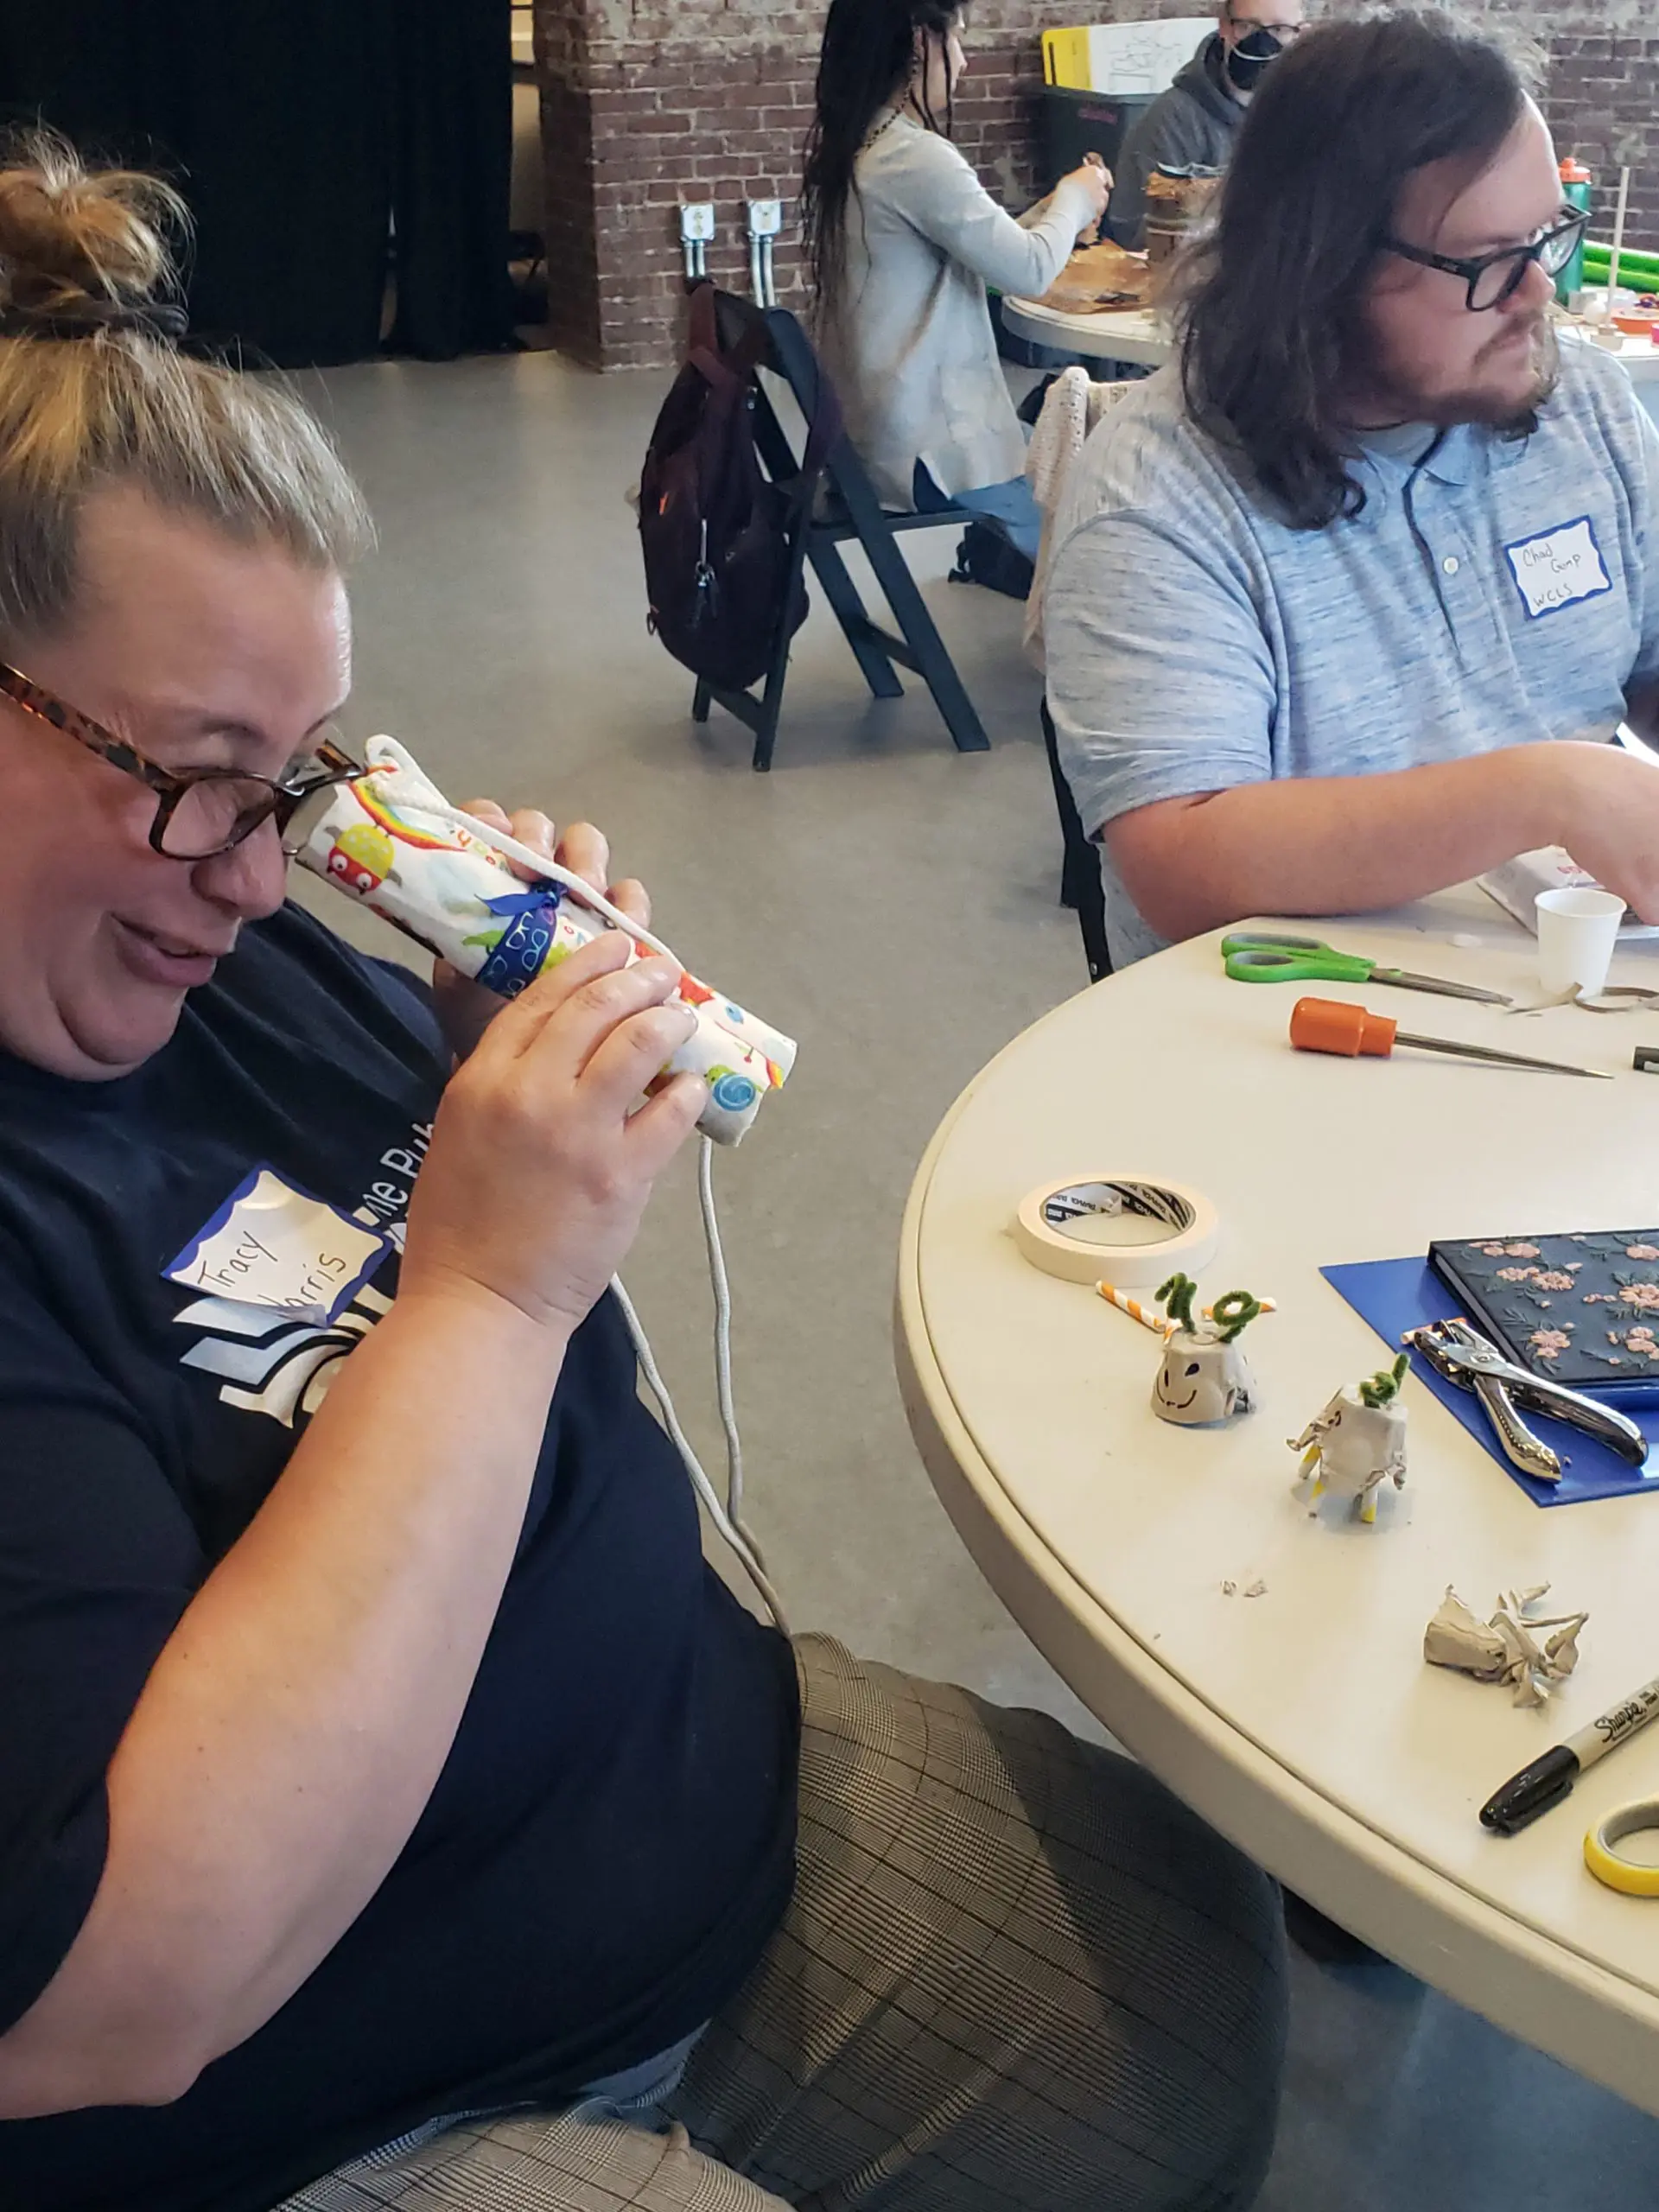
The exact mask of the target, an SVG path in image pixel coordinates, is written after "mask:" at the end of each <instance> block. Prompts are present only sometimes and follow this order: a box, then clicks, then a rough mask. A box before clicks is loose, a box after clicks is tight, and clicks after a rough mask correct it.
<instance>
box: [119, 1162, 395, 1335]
mask: <svg viewBox="0 0 1659 2212" xmlns="http://www.w3.org/2000/svg"><path fill="white" fill-rule="evenodd" d="M390 1248H391V1238H390V1237H388V1236H385V1234H383V1232H382V1231H380V1230H376V1229H365V1227H364V1226H363V1224H362V1223H361V1222H359V1221H353V1219H352V1218H351V1217H350V1216H349V1215H348V1214H344V1213H341V1212H340V1209H339V1208H338V1207H337V1206H331V1205H327V1204H325V1202H324V1201H323V1200H322V1199H321V1198H313V1197H312V1196H311V1195H310V1193H309V1192H306V1191H301V1190H296V1188H295V1186H294V1185H292V1184H291V1183H285V1182H283V1179H282V1177H281V1176H280V1175H277V1173H274V1172H273V1171H272V1170H271V1169H270V1168H269V1167H256V1168H255V1169H254V1171H253V1173H252V1174H251V1175H250V1176H249V1177H248V1178H247V1179H246V1180H245V1182H243V1183H241V1184H239V1185H238V1186H237V1188H236V1189H235V1190H234V1191H232V1192H231V1195H230V1197H229V1198H226V1201H225V1203H224V1205H222V1206H220V1207H219V1210H218V1211H217V1212H215V1213H214V1214H213V1217H212V1218H211V1219H210V1220H208V1221H207V1222H204V1223H203V1224H202V1226H201V1227H200V1229H199V1230H197V1231H196V1234H195V1235H194V1236H193V1237H192V1238H191V1240H190V1242H189V1243H188V1244H187V1245H186V1246H185V1248H184V1249H183V1250H182V1251H181V1253H180V1254H179V1255H178V1256H177V1258H176V1259H174V1260H172V1261H170V1262H168V1265H167V1266H166V1267H165V1268H162V1274H164V1275H165V1276H166V1277H167V1278H168V1281H170V1282H179V1283H183V1284H185V1285H186V1286H187V1287H188V1288H190V1289H191V1290H197V1291H200V1292H202V1293H203V1294H204V1295H206V1296H207V1297H210V1298H230V1299H234V1300H236V1301H237V1303H238V1305H243V1306H275V1307H277V1308H278V1309H280V1310H281V1311H283V1312H285V1313H292V1314H293V1316H294V1318H295V1319H296V1321H312V1322H315V1323H317V1324H319V1325H323V1324H327V1322H330V1321H332V1320H333V1319H334V1316H335V1314H337V1313H339V1312H340V1308H341V1307H342V1306H346V1305H348V1304H349V1303H350V1301H351V1300H352V1297H353V1294H354V1293H355V1292H356V1291H358V1290H359V1288H360V1287H362V1285H363V1284H364V1282H365V1281H367V1279H368V1277H369V1276H370V1275H371V1274H373V1272H374V1270H375V1268H377V1267H378V1265H379V1263H380V1261H381V1258H382V1256H383V1255H384V1254H385V1252H386V1251H388V1250H389V1249H390Z"/></svg>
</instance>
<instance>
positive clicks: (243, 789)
mask: <svg viewBox="0 0 1659 2212" xmlns="http://www.w3.org/2000/svg"><path fill="white" fill-rule="evenodd" d="M0 693H3V694H4V696H6V697H7V698H8V699H10V700H11V701H13V702H14V703H15V704H16V705H17V706H19V707H21V708H22V709H23V711H24V713H25V714H29V715H35V718H36V719H37V720H38V721H43V722H49V723H50V724H51V726H52V728H54V729H55V730H61V731H62V733H63V734H64V735H65V736H66V737H73V739H74V741H75V742H76V744H77V745H84V746H85V747H86V749H87V751H88V752H89V753H97V754H98V756H99V759H100V760H107V761H108V762H109V763H110V765H111V767H114V768H119V769H120V770H121V771H122V772H123V773H124V775H128V776H131V777H134V778H135V779H137V781H138V782H139V783H141V784H143V785H147V786H148V787H149V790H151V791H154V792H155V794H156V818H155V820H154V821H153V822H152V823H150V825H149V842H150V846H151V848H152V849H153V850H154V851H156V852H158V853H161V854H162V855H164V856H165V857H166V858H167V859H168V860H170V861H207V860H212V859H213V856H214V855H216V854H218V853H228V852H230V851H232V850H233V849H234V848H235V847H236V846H238V845H239V844H240V843H241V842H243V840H244V839H245V838H246V837H251V836H252V835H253V833H254V831H255V830H256V829H258V827H259V826H260V824H261V823H264V822H275V823H276V824H277V831H278V833H279V834H281V835H283V836H286V833H287V831H288V829H289V824H290V823H291V822H292V821H293V818H294V817H295V815H296V812H297V811H298V810H299V809H300V808H301V807H302V806H303V805H304V804H305V803H306V801H307V800H308V799H310V798H315V796H317V795H318V794H319V793H321V792H323V791H330V790H332V789H333V788H334V785H336V784H343V783H345V782H346V781H348V780H349V779H350V778H352V777H353V776H360V775H361V774H362V773H363V770H362V768H361V766H359V764H358V762H356V761H355V760H353V759H352V758H351V757H350V755H349V754H348V753H346V752H345V751H344V750H343V748H342V747H340V746H339V745H337V744H336V743H335V742H334V740H333V739H332V738H325V739H324V740H323V741H322V743H321V745H320V746H319V747H318V748H317V750H316V753H315V755H314V756H313V759H312V760H310V761H309V762H308V763H307V766H306V770H305V772H304V773H303V774H302V775H296V776H291V777H286V778H281V779H277V778H273V777H270V776H251V775H249V774H247V773H246V772H245V771H244V770H242V769H240V768H184V769H181V770H179V771H177V772H175V771H174V770H172V769H171V768H162V767H160V766H157V765H156V762H155V761H154V760H147V759H146V758H145V757H144V755H143V753H140V752H139V750H138V748H137V746H136V745H129V744H128V742H127V741H126V740H125V738H124V737H117V736H116V734H115V733H114V731H113V730H108V729H105V728H104V725H103V724H102V723H101V722H95V721H93V720H92V716H91V715H83V714H82V713H81V712H80V711H79V709H78V708H75V707H72V706H70V705H69V704H68V703H67V702H66V701H65V700H62V699H60V698H59V697H58V696H56V694H55V693H54V692H51V691H48V690H47V689H46V687H45V686H44V684H40V683H35V680H34V678H33V677H29V676H25V675H24V674H23V672H22V670H21V669H17V668H12V667H10V666H8V664H6V663H5V662H4V661H0Z"/></svg>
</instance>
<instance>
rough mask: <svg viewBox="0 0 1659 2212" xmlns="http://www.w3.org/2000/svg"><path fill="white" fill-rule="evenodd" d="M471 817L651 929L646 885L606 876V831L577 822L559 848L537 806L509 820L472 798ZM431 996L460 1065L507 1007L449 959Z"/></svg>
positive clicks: (516, 870) (440, 966)
mask: <svg viewBox="0 0 1659 2212" xmlns="http://www.w3.org/2000/svg"><path fill="white" fill-rule="evenodd" d="M464 811H465V812H466V813H467V814H470V815H474V816H475V817H476V818H477V819H478V820H479V821H480V822H486V823H488V824H489V826H490V827H491V829H505V831H506V833H507V835H508V836H510V837H516V838H517V839H518V842H519V843H520V844H521V845H528V846H529V847H530V848H531V851H532V852H537V853H545V854H546V855H547V856H548V858H549V859H550V860H555V861H557V862H558V863H559V865H560V867H561V868H569V870H570V873H571V874H573V875H579V876H581V877H582V880H583V881H584V882H586V883H591V884H592V885H593V887H594V890H595V891H598V892H601V893H603V894H604V896H605V897H606V898H607V899H609V900H610V902H611V904H612V906H616V907H618V908H620V911H621V912H623V913H625V914H626V916H627V918H628V919H629V920H630V921H631V922H638V923H639V926H640V927H641V929H648V928H649V927H650V925H651V900H650V899H649V898H648V897H647V896H646V893H645V885H644V884H643V883H638V882H636V881H635V880H633V878H632V876H629V877H626V878H625V879H624V880H623V881H622V882H620V883H609V882H607V880H606V879H607V874H608V873H609V869H610V864H611V849H610V847H609V845H608V844H607V842H606V841H605V838H604V837H603V836H602V835H601V832H600V831H599V830H597V829H594V825H593V823H591V822H575V823H572V824H571V825H570V827H569V829H567V830H566V831H565V833H564V835H563V837H561V838H560V839H559V840H558V842H554V834H553V824H552V823H550V821H549V820H548V818H547V817H546V815H544V814H538V813H537V811H536V810H535V809H534V808H533V807H525V808H522V809H520V810H519V811H518V813H517V814H512V815H509V814H508V813H506V812H505V810H504V809H503V808H501V807H499V806H497V805H496V804H495V803H494V801H493V799H487V798H474V799H469V800H468V801H467V805H466V807H465V809H464ZM508 865H509V866H510V867H511V868H512V871H513V874H515V875H517V876H518V877H520V878H522V879H523V880H524V881H526V882H528V881H529V880H530V872H529V870H528V869H527V868H522V867H520V866H519V864H518V862H517V861H510V862H509V863H508ZM432 991H433V995H434V997H435V999H436V1001H437V1007H438V1020H440V1022H442V1025H443V1033H444V1037H445V1039H446V1041H447V1042H448V1046H449V1049H450V1051H451V1052H453V1053H454V1056H455V1058H457V1059H458V1060H464V1059H465V1058H467V1054H468V1053H469V1052H471V1051H472V1049H473V1047H474V1046H475V1045H476V1044H477V1042H478V1040H479V1039H480V1037H481V1036H482V1035H483V1034H484V1032H485V1030H486V1028H487V1027H489V1025H490V1022H491V1021H492V1020H493V1019H494V1017H495V1016H496V1015H497V1014H499V1012H500V1011H501V1007H502V1005H503V1003H504V1002H503V1001H502V1000H501V999H500V997H499V995H497V994H496V993H495V992H494V991H492V990H489V989H487V988H486V987H485V986H484V985H483V984H482V983H475V982H473V980H472V978H471V977H470V976H463V975H462V974H461V971H460V970H459V969H455V968H452V967H451V966H450V965H449V963H448V961H447V960H440V961H439V962H438V963H437V965H436V967H435V968H434V969H433V971H432Z"/></svg>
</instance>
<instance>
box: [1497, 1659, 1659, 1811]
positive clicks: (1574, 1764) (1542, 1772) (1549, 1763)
mask: <svg viewBox="0 0 1659 2212" xmlns="http://www.w3.org/2000/svg"><path fill="white" fill-rule="evenodd" d="M1655 1719H1659V1681H1651V1682H1647V1683H1644V1684H1643V1687H1642V1688H1640V1689H1639V1690H1637V1692H1636V1694H1634V1696H1631V1697H1627V1698H1626V1699H1624V1701H1623V1703H1622V1704H1619V1705H1616V1706H1614V1707H1612V1709H1611V1712H1607V1713H1602V1714H1601V1715H1600V1717H1599V1719H1595V1720H1592V1722H1591V1723H1590V1726H1588V1727H1587V1728H1580V1731H1579V1732H1578V1734H1577V1735H1576V1736H1569V1737H1568V1738H1567V1741H1566V1742H1565V1743H1564V1744H1557V1745H1554V1748H1553V1749H1552V1750H1550V1751H1546V1752H1545V1753H1544V1755H1543V1757H1542V1758H1537V1759H1535V1760H1534V1761H1533V1763H1532V1764H1531V1765H1530V1766H1525V1767H1522V1770H1521V1771H1520V1773H1519V1774H1516V1775H1512V1776H1511V1777H1510V1779H1509V1781H1507V1782H1506V1783H1504V1784H1503V1788H1502V1789H1498V1790H1495V1791H1494V1792H1493V1794H1492V1796H1490V1797H1489V1798H1488V1799H1487V1801H1486V1802H1485V1803H1484V1805H1483V1806H1482V1807H1481V1808H1480V1824H1481V1826H1482V1827H1484V1828H1491V1829H1493V1830H1494V1831H1495V1832H1496V1833H1497V1834H1499V1835H1514V1834H1516V1833H1517V1832H1518V1831H1519V1830H1520V1829H1522V1828H1523V1827H1525V1826H1526V1825H1527V1823H1528V1821H1535V1820H1536V1819H1537V1817H1538V1815H1539V1814H1540V1813H1547V1812H1548V1810H1549V1808H1550V1807H1551V1806H1552V1805H1559V1804H1560V1802H1561V1800H1562V1798H1563V1797H1565V1796H1567V1795H1568V1793H1569V1792H1570V1791H1571V1789H1572V1787H1573V1783H1575V1782H1576V1781H1577V1780H1578V1778H1579V1777H1580V1775H1581V1774H1582V1773H1583V1771H1584V1770H1585V1768H1586V1767H1587V1766H1593V1765H1594V1764H1595V1763H1596V1761H1597V1760H1598V1759H1599V1758H1605V1756H1606V1754H1607V1753H1608V1752H1609V1751H1613V1750H1615V1749H1616V1748H1617V1747H1618V1745H1620V1744H1622V1743H1623V1742H1624V1740H1625V1738H1627V1737H1629V1736H1634V1735H1635V1734H1636V1732H1637V1729H1639V1728H1645V1727H1646V1726H1647V1725H1648V1723H1649V1720H1655Z"/></svg>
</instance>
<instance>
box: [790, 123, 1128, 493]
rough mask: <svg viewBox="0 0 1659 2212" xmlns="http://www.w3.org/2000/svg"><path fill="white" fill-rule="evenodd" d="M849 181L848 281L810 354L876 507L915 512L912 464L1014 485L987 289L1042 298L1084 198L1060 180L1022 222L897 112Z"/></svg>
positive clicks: (955, 483) (959, 478) (945, 482)
mask: <svg viewBox="0 0 1659 2212" xmlns="http://www.w3.org/2000/svg"><path fill="white" fill-rule="evenodd" d="M854 177H855V184H856V187H857V189H856V191H855V193H854V194H853V195H852V196H851V198H850V199H849V201H848V207H847V263H846V278H845V282H844V283H843V284H842V290H841V296H840V299H839V300H838V302H836V309H835V311H834V313H833V314H831V315H825V316H823V318H822V320H821V322H820V326H819V329H818V346H819V350H820V352H821V353H822V355H823V361H824V365H825V366H826V368H828V370H829V374H830V377H831V378H832V379H833V381H834V383H835V386H836V391H837V392H838V394H839V395H840V398H841V402H842V408H843V410H845V413H846V417H847V428H848V430H849V434H850V435H851V437H852V441H853V443H854V445H855V447H856V448H857V450H858V452H859V454H861V457H862V459H863V461H864V464H865V466H866V467H868V470H869V472H870V474H871V475H872V476H873V477H874V480H875V488H876V491H877V493H879V495H880V499H881V503H882V505H884V506H888V507H893V508H897V509H900V510H902V511H904V512H909V511H910V509H911V508H912V506H913V505H914V504H915V502H914V499H913V496H912V483H913V480H914V473H915V465H916V463H917V461H918V460H919V461H925V463H926V465H927V468H928V471H929V473H930V474H931V476H932V479H933V480H934V482H935V483H936V484H937V485H938V487H939V489H940V490H941V491H942V492H946V493H957V492H970V491H975V490H977V489H978V488H979V487H980V486H982V485H986V484H1002V483H1006V482H1007V480H1008V479H1009V478H1010V477H1011V476H1019V475H1021V474H1023V473H1024V470H1025V465H1026V446H1025V439H1024V436H1023V435H1022V433H1021V431H1020V423H1019V419H1018V417H1017V416H1015V414H1014V405H1013V402H1012V401H1011V400H1010V399H1009V397H1008V390H1007V385H1006V384H1005V383H1004V381H1003V378H1002V370H1001V364H1000V363H999V361H998V359H997V355H996V336H995V332H994V331H993V330H992V328H991V318H990V310H989V308H988V307H987V305H986V301H985V287H986V285H987V284H994V285H995V286H996V288H997V289H998V290H999V291H1001V292H1008V293H1013V294H1017V295H1020V296H1031V297H1036V296H1040V295H1041V294H1042V293H1044V292H1046V290H1047V289H1048V288H1049V286H1050V285H1051V284H1052V283H1053V282H1054V279H1055V278H1056V277H1058V275H1059V273H1060V271H1061V270H1062V269H1063V268H1064V267H1065V263H1066V260H1067V258H1068V257H1069V256H1070V254H1071V249H1072V246H1073V245H1075V244H1076V242H1077V233H1078V232H1079V231H1080V230H1081V229H1082V228H1083V227H1084V225H1085V224H1086V223H1087V222H1088V220H1089V218H1090V207H1089V202H1088V199H1087V195H1086V194H1084V191H1083V190H1082V189H1081V188H1079V187H1077V186H1074V185H1068V184H1062V185H1061V186H1060V188H1059V189H1058V191H1057V192H1056V193H1054V194H1052V196H1051V197H1050V198H1049V199H1047V200H1044V201H1043V202H1042V203H1041V205H1040V206H1039V207H1033V208H1032V209H1031V211H1030V212H1029V213H1027V214H1026V215H1023V216H1022V217H1021V218H1020V220H1019V221H1018V222H1016V221H1015V220H1014V218H1013V217H1012V216H1011V215H1008V214H1006V213H1004V212H1003V210H1002V209H1001V207H998V206H997V204H996V202H995V200H993V199H992V198H991V195H990V194H989V193H988V192H987V191H986V189H985V188H984V187H983V185H982V184H981V182H980V181H979V179H978V177H977V176H976V175H975V174H974V171H973V169H972V168H970V167H969V164H968V162H966V161H965V160H964V159H963V156H962V155H961V154H960V153H958V152H957V149H956V148H955V147H954V146H953V145H952V144H951V143H950V140H949V139H948V138H942V137H939V136H938V133H937V132H936V131H932V130H927V129H925V127H924V126H923V125H922V124H919V123H918V122H915V121H914V120H913V119H912V118H911V117H910V116H909V115H908V114H906V113H904V112H902V111H901V112H899V113H898V114H896V115H893V116H892V117H891V119H890V120H888V121H887V122H886V123H885V124H883V123H880V122H878V124H877V125H876V127H875V129H874V131H872V133H871V135H870V137H869V139H868V141H867V143H866V144H865V146H864V149H863V151H862V152H861V154H860V155H859V157H858V162H857V166H856V168H855V171H854Z"/></svg>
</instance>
